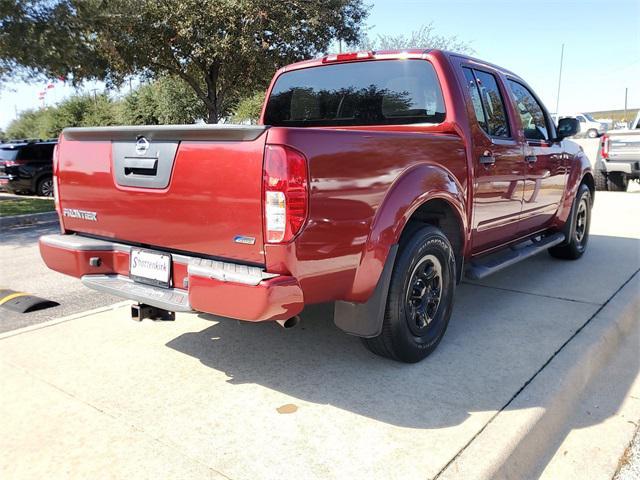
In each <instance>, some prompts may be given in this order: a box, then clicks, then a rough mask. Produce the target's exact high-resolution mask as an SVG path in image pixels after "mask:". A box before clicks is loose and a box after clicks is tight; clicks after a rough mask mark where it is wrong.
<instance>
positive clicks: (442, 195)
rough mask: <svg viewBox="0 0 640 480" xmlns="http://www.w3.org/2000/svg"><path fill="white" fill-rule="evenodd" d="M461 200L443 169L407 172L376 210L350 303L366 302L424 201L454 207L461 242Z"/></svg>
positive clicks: (433, 167) (457, 186)
mask: <svg viewBox="0 0 640 480" xmlns="http://www.w3.org/2000/svg"><path fill="white" fill-rule="evenodd" d="M464 198H465V195H464V191H463V188H462V186H461V185H460V183H459V182H458V181H457V180H456V179H455V177H454V176H453V175H452V174H451V173H450V172H448V171H447V170H446V169H445V168H443V167H442V166H438V165H432V164H419V165H415V166H413V167H411V168H409V169H407V170H406V171H405V172H404V173H403V174H402V175H401V176H400V177H399V178H398V179H397V180H396V181H395V182H394V183H393V185H392V186H391V188H390V189H389V192H388V193H387V195H386V197H385V199H384V200H383V202H382V204H381V205H380V207H379V208H378V209H377V211H376V215H375V218H374V220H373V222H372V225H371V230H370V233H369V237H368V238H367V241H366V243H365V247H364V250H363V252H362V256H361V259H360V265H359V266H358V269H357V271H356V274H355V277H354V282H353V288H352V291H351V295H350V298H349V300H350V301H354V302H365V301H366V300H368V299H369V297H370V296H371V294H372V293H373V291H374V289H375V288H376V285H377V284H378V280H379V278H380V275H381V273H382V270H383V269H384V266H385V262H386V260H387V256H388V254H389V251H390V249H391V248H392V246H393V245H395V244H398V243H399V241H400V236H401V234H402V231H403V229H404V227H405V226H406V224H407V222H408V221H409V219H410V218H411V216H412V215H413V213H414V212H415V211H416V210H417V209H418V208H419V207H420V206H421V205H423V204H424V203H425V202H428V201H430V200H434V199H441V200H444V201H446V202H447V203H448V204H449V205H450V206H451V207H452V208H453V210H454V211H455V212H456V213H457V215H458V217H459V220H460V223H461V225H462V226H463V232H460V233H461V235H462V237H461V238H463V243H464V239H465V238H466V236H465V235H464V232H466V228H467V221H466V214H465V209H464ZM463 248H464V245H463Z"/></svg>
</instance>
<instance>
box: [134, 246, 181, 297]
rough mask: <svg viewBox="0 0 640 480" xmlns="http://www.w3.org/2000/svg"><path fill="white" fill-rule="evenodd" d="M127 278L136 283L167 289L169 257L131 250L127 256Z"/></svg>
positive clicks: (169, 272)
mask: <svg viewBox="0 0 640 480" xmlns="http://www.w3.org/2000/svg"><path fill="white" fill-rule="evenodd" d="M129 276H130V277H131V278H132V279H133V280H135V281H136V282H140V283H146V284H148V285H156V286H158V287H165V288H169V287H170V286H171V255H169V254H168V253H158V252H152V251H150V250H141V249H139V248H132V249H131V255H130V256H129Z"/></svg>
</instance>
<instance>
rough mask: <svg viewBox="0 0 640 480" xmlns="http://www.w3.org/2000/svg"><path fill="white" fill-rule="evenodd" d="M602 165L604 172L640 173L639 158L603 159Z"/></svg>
mask: <svg viewBox="0 0 640 480" xmlns="http://www.w3.org/2000/svg"><path fill="white" fill-rule="evenodd" d="M602 166H603V167H604V170H605V171H606V172H622V173H627V174H633V175H639V174H640V160H635V159H634V160H618V159H609V160H603V161H602Z"/></svg>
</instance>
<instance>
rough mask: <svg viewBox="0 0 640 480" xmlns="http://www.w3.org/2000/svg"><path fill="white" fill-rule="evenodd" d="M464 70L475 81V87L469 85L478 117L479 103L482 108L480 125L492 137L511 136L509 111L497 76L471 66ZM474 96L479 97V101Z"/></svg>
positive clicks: (471, 80) (466, 76)
mask: <svg viewBox="0 0 640 480" xmlns="http://www.w3.org/2000/svg"><path fill="white" fill-rule="evenodd" d="M464 70H465V78H467V79H468V80H469V82H473V83H474V87H475V88H473V87H472V86H471V85H469V89H470V90H469V91H470V93H471V98H472V102H473V104H474V105H473V108H474V110H475V111H476V117H478V108H477V105H478V104H479V105H480V107H481V108H482V116H481V117H478V122H480V126H481V127H482V128H483V130H484V131H485V132H487V134H488V135H489V136H491V137H501V138H509V137H510V133H509V122H508V121H507V113H506V111H505V108H504V101H503V99H502V95H501V94H500V89H499V88H498V82H497V81H496V77H494V76H493V75H492V74H491V73H486V72H481V71H480V70H471V69H469V68H465V69H464ZM474 92H475V93H474ZM474 96H475V97H477V98H478V100H477V101H476V99H474ZM481 119H483V121H481Z"/></svg>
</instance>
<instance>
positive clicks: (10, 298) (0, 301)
mask: <svg viewBox="0 0 640 480" xmlns="http://www.w3.org/2000/svg"><path fill="white" fill-rule="evenodd" d="M28 295H29V294H28V293H20V292H16V293H12V294H10V295H7V296H6V297H3V298H0V305H2V304H3V303H7V302H8V301H9V300H13V299H14V298H17V297H26V296H28Z"/></svg>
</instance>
